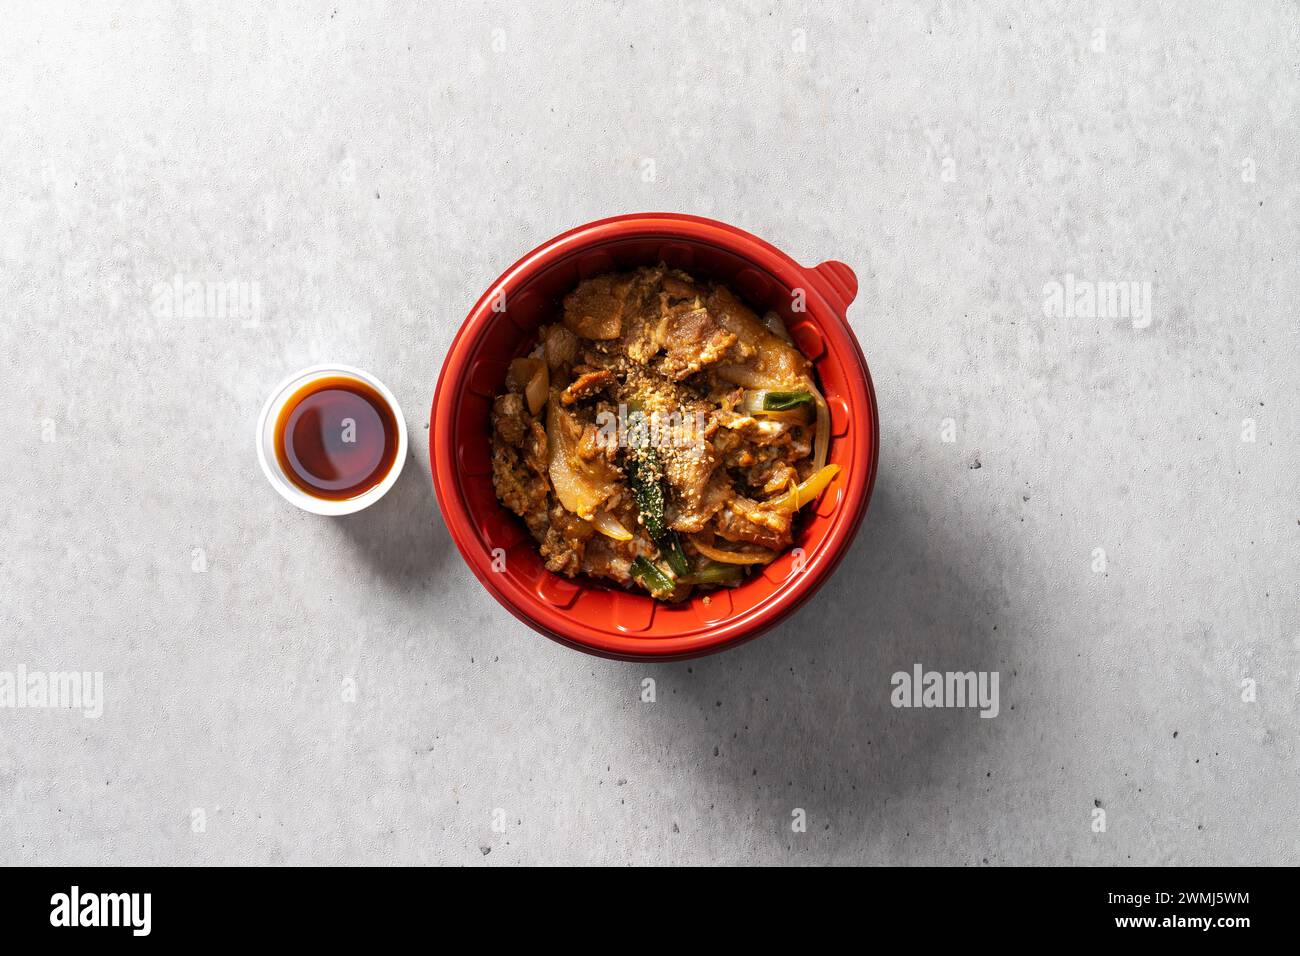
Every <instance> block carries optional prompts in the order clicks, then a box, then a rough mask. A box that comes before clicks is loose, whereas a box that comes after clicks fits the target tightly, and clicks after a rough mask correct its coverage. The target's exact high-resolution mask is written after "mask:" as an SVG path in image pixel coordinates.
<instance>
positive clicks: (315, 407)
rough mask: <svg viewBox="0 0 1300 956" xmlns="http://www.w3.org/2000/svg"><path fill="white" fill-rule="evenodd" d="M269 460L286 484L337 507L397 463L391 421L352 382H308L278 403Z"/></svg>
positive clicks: (374, 398) (380, 400)
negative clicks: (272, 457) (281, 404)
mask: <svg viewBox="0 0 1300 956" xmlns="http://www.w3.org/2000/svg"><path fill="white" fill-rule="evenodd" d="M275 455H276V458H277V459H278V460H279V462H280V467H281V468H282V469H283V471H284V473H285V475H286V476H288V478H289V480H290V481H292V482H293V483H294V484H295V485H297V486H298V487H299V488H301V489H302V490H303V491H305V492H306V493H307V494H309V495H312V496H313V497H316V498H324V499H326V500H328V501H343V500H345V499H348V498H355V497H357V496H358V495H362V494H365V493H366V492H367V491H369V490H370V489H371V488H373V487H375V485H377V484H379V483H380V482H381V481H383V480H384V478H385V477H386V476H387V475H388V473H389V472H390V471H391V470H392V468H393V464H394V462H395V461H396V460H397V418H396V416H395V415H394V414H393V410H392V408H391V407H390V406H389V404H388V402H386V401H385V400H384V397H383V396H382V395H380V394H379V392H377V391H376V390H375V389H374V388H372V387H371V386H370V385H367V384H366V383H365V382H362V381H360V380H358V379H355V378H349V377H345V376H331V377H328V378H320V379H316V380H315V381H313V382H308V383H307V384H306V385H304V386H303V387H302V388H300V389H299V390H298V391H297V392H295V393H294V394H293V395H292V396H290V398H289V400H288V401H287V402H285V403H284V407H283V408H282V409H281V410H280V414H279V417H278V418H277V419H276V423H275Z"/></svg>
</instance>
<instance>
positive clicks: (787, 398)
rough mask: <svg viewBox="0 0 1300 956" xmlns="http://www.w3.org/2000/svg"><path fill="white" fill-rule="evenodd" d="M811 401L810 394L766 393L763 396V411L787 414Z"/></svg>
mask: <svg viewBox="0 0 1300 956" xmlns="http://www.w3.org/2000/svg"><path fill="white" fill-rule="evenodd" d="M812 400H813V397H812V392H766V393H765V394H764V395H763V411H765V412H788V411H791V410H792V409H794V408H795V407H796V406H798V405H806V404H808V403H809V402H811V401H812Z"/></svg>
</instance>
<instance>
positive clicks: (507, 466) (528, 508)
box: [492, 441, 551, 529]
mask: <svg viewBox="0 0 1300 956" xmlns="http://www.w3.org/2000/svg"><path fill="white" fill-rule="evenodd" d="M492 484H493V485H494V486H495V488H496V492H497V497H498V498H500V499H501V502H502V504H504V505H505V506H506V507H507V508H509V509H510V510H511V511H513V512H514V513H515V514H517V515H519V516H520V517H521V518H523V519H524V520H525V521H526V522H527V523H528V526H529V528H530V529H531V528H532V527H533V525H534V522H536V521H537V520H538V519H539V518H543V517H545V515H546V499H547V495H548V494H549V492H550V490H551V486H550V483H549V482H548V481H547V480H546V478H545V477H544V476H542V475H539V474H538V473H537V472H535V471H534V470H532V469H531V468H530V467H528V466H527V465H526V464H525V463H524V462H523V460H522V459H521V458H520V456H519V451H518V449H516V448H514V447H512V446H510V445H507V444H504V443H502V442H499V441H498V442H493V447H492Z"/></svg>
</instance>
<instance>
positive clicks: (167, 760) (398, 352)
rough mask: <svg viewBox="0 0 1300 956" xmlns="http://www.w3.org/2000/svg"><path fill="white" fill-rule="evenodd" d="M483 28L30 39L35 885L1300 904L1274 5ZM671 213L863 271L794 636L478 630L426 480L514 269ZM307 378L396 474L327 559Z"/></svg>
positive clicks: (1293, 243) (25, 644)
mask: <svg viewBox="0 0 1300 956" xmlns="http://www.w3.org/2000/svg"><path fill="white" fill-rule="evenodd" d="M461 6H463V9H457V8H456V6H454V5H452V4H435V5H426V4H409V5H408V4H403V3H371V4H364V5H361V4H337V6H335V5H333V4H290V5H277V7H283V8H282V9H277V10H276V11H275V12H271V11H270V10H265V9H262V5H260V4H251V3H250V4H242V3H241V4H215V3H212V4H207V3H193V4H191V3H157V4H150V3H85V4H81V5H79V6H78V5H67V6H64V5H59V7H58V8H57V9H56V8H55V7H53V6H52V5H46V4H43V3H31V4H27V5H23V4H18V5H11V7H9V8H7V10H6V16H5V20H6V27H5V29H4V30H3V31H0V92H2V99H0V111H2V114H3V115H2V116H0V119H2V120H3V122H2V124H0V169H2V170H3V175H2V176H0V221H3V223H4V226H5V228H4V235H3V239H2V240H0V242H2V244H3V250H4V267H3V269H2V270H0V292H2V293H3V294H2V295H0V308H2V309H3V316H4V320H3V327H2V329H0V335H2V339H0V342H2V344H3V351H2V353H0V354H3V366H2V369H0V371H2V374H3V384H2V386H0V402H2V403H3V404H2V405H0V413H2V414H3V419H4V421H5V423H6V427H5V435H6V437H7V447H6V454H5V458H4V466H3V468H0V492H2V494H3V500H4V508H3V519H2V520H3V540H4V545H5V546H4V548H3V552H0V568H2V569H3V578H2V580H0V641H2V643H0V672H3V671H7V672H11V673H16V671H17V669H18V668H19V667H25V668H27V669H28V671H32V670H41V669H44V670H46V671H63V670H78V671H88V672H102V674H103V698H104V699H103V713H102V715H101V716H100V717H98V718H97V719H92V718H88V717H85V716H83V715H82V714H81V713H80V712H72V711H67V710H58V709H51V708H39V707H32V706H28V707H23V708H20V707H16V706H14V707H11V708H5V709H0V862H4V863H119V862H120V863H240V862H253V863H305V862H316V863H360V862H378V863H390V862H402V863H467V864H492V865H496V864H510V863H540V862H570V863H587V862H601V863H624V862H636V863H670V862H673V863H707V862H725V863H797V864H812V863H828V862H830V863H855V862H862V863H944V864H960V865H983V864H986V863H987V864H1004V863H1067V864H1116V863H1129V862H1132V863H1177V864H1188V863H1283V862H1286V863H1296V862H1300V851H1298V850H1297V838H1298V836H1300V816H1298V815H1297V813H1296V809H1297V803H1298V802H1300V777H1298V776H1297V750H1296V744H1297V721H1296V716H1297V706H1296V705H1297V694H1298V693H1300V663H1298V662H1297V653H1298V651H1300V613H1298V609H1297V600H1296V578H1297V573H1296V570H1297V564H1298V562H1297V558H1298V557H1300V546H1298V542H1300V509H1298V506H1297V490H1298V486H1300V479H1298V478H1297V475H1300V456H1298V455H1297V441H1296V435H1297V412H1296V400H1297V382H1298V381H1300V358H1298V357H1297V347H1298V346H1300V319H1298V317H1297V307H1296V299H1297V294H1298V293H1300V278H1298V275H1300V273H1298V272H1297V251H1300V188H1298V186H1297V154H1298V150H1300V142H1298V139H1297V129H1300V115H1298V113H1297V108H1298V103H1300V98H1298V97H1300V80H1298V64H1300V14H1298V13H1297V7H1296V5H1295V4H1294V3H1292V2H1278V0H1260V2H1254V3H1239V4H1217V3H1208V2H1206V3H1199V2H1194V3H1188V4H1177V3H1172V2H1134V3H1117V4H1104V5H1100V6H1097V5H1091V4H1080V3H1066V2H1045V3H1035V4H1021V3H987V4H966V3H943V2H932V3H922V4H911V3H900V4H885V5H881V6H879V7H877V6H875V5H852V6H850V5H843V6H839V5H832V4H784V3H770V2H761V3H753V4H739V5H726V6H724V5H719V4H713V3H700V2H692V3H684V4H664V5H654V6H646V5H639V4H631V3H627V4H624V3H577V4H574V3H570V2H563V3H551V2H548V3H544V4H527V5H524V4H504V3H502V4H490V5H489V4H468V5H461ZM1098 31H1101V32H1098ZM651 161H652V166H651ZM652 167H653V175H651V169H652ZM643 209H667V210H676V211H685V212H695V213H700V214H704V215H709V216H714V217H717V218H721V219H724V220H727V221H729V222H732V223H734V224H736V225H739V226H742V227H744V228H747V229H750V230H751V231H753V232H755V233H757V234H759V235H761V236H763V237H765V238H767V239H769V240H770V241H772V242H774V243H776V244H777V245H779V246H781V247H782V248H784V249H786V250H787V251H789V252H790V253H791V254H793V255H794V256H795V257H796V258H798V259H800V260H801V261H803V262H807V263H813V262H816V261H819V260H821V259H825V258H832V257H833V258H839V259H842V260H844V261H845V262H847V263H850V264H851V265H853V266H854V267H855V268H856V269H857V272H858V275H859V277H860V280H861V285H862V291H861V294H860V296H859V298H858V301H857V302H856V303H855V305H854V306H853V309H852V321H853V324H854V327H855V328H856V330H857V333H858V336H859V338H860V340H861V343H862V346H863V349H864V351H865V353H866V355H867V357H868V361H869V363H870V365H871V368H872V371H873V373H874V376H875V383H876V388H877V390H878V393H879V399H880V409H881V423H882V451H881V454H882V465H881V470H880V479H879V484H878V486H877V492H876V498H875V500H874V502H873V505H872V508H871V511H870V514H869V515H868V519H867V523H866V525H865V526H864V529H863V531H862V533H861V535H860V536H859V538H858V540H857V543H856V546H855V547H854V549H853V551H852V553H851V555H850V556H849V557H848V558H847V559H846V561H845V563H844V564H843V566H842V568H841V570H840V571H839V572H838V574H837V576H836V577H835V578H834V580H833V581H832V582H831V583H830V584H829V585H828V586H827V587H826V588H825V590H824V591H823V592H821V593H820V595H819V596H818V597H817V598H816V600H815V601H814V602H812V603H811V605H810V606H808V607H807V608H806V609H805V610H804V611H802V612H801V613H800V614H799V615H798V616H797V617H796V618H795V619H794V620H792V621H790V622H789V623H788V624H786V625H785V626H783V627H781V628H780V629H779V630H778V631H775V632H773V633H771V634H769V635H768V636H766V637H764V638H763V639H761V640H759V641H757V642H755V643H753V644H750V645H748V646H745V647H743V648H741V649H738V650H735V651H733V652H729V653H726V654H723V655H721V656H717V657H714V658H711V659H708V660H703V661H699V662H696V663H693V664H675V665H669V666H659V667H650V666H641V665H630V664H620V663H613V662H607V661H601V660H596V659H592V658H588V657H585V656H582V655H580V654H577V653H574V652H572V651H568V650H565V649H563V648H561V647H559V646H557V645H554V644H552V643H550V642H548V641H547V640H545V639H543V638H542V637H539V636H538V635H536V634H534V633H532V632H530V631H528V630H527V629H525V628H524V627H523V626H521V625H520V624H518V623H516V622H515V620H514V619H513V618H512V617H510V616H509V615H508V614H507V613H506V612H505V611H504V610H502V609H501V608H500V607H499V606H497V604H496V603H495V602H494V601H493V600H492V599H491V598H490V597H489V596H488V595H487V594H486V592H484V591H483V589H482V588H481V587H480V586H479V585H478V584H477V583H476V582H475V581H474V579H473V578H472V577H471V576H470V574H469V573H468V571H467V569H466V568H465V567H464V565H463V563H462V561H461V559H460V557H459V555H458V554H457V553H456V552H455V550H454V548H453V547H452V546H451V544H450V542H449V539H448V537H447V534H446V531H445V529H444V527H443V525H442V522H441V518H440V516H439V514H438V511H437V507H436V505H435V503H434V500H433V497H432V494H431V489H430V484H429V479H428V474H429V470H428V455H427V445H426V444H425V440H426V437H427V432H426V430H425V429H426V423H427V421H428V407H429V403H430V400H431V397H432V392H433V386H434V381H435V377H436V375H437V372H438V368H439V365H440V363H441V361H442V358H443V355H444V352H445V349H446V347H447V345H448V342H449V341H450V339H451V337H452V335H453V333H454V332H455V330H456V328H457V326H458V324H459V322H460V320H461V319H462V318H463V316H464V314H465V312H466V311H467V309H468V307H469V306H470V304H471V303H472V302H473V300H474V299H475V298H476V297H477V296H478V295H479V293H480V292H481V291H482V290H483V289H484V288H485V287H486V286H487V284H488V283H489V282H490V281H491V280H492V279H493V278H494V277H495V276H496V275H497V274H498V272H499V271H500V270H501V269H502V268H504V266H506V265H507V264H509V263H510V262H511V261H513V260H514V259H515V258H516V257H517V256H518V255H520V254H522V253H523V252H525V251H526V250H528V249H529V248H531V247H533V246H534V245H536V244H538V243H539V242H542V241H544V240H545V239H547V238H549V237H550V236H552V235H554V234H555V233H557V232H560V231H562V230H564V229H566V228H568V227H570V226H573V225H576V224H579V223H582V222H586V221H588V220H591V219H595V218H599V217H603V216H606V215H612V214H617V213H622V212H631V211H638V210H643ZM1067 274H1068V275H1072V276H1074V277H1075V280H1076V282H1081V281H1088V282H1137V283H1148V282H1149V283H1150V286H1149V288H1150V290H1151V316H1150V321H1149V322H1147V321H1144V320H1143V317H1142V316H1141V315H1133V316H1130V315H1122V316H1118V317H1107V318H1089V317H1087V316H1086V315H1080V314H1078V311H1077V310H1071V312H1070V314H1068V315H1052V314H1046V312H1045V300H1046V298H1047V294H1046V293H1045V287H1047V288H1050V286H1049V284H1050V283H1052V282H1054V281H1055V282H1061V283H1065V281H1066V278H1065V277H1066V276H1067ZM176 276H181V277H182V281H183V282H202V283H232V282H233V283H240V284H242V285H239V286H236V287H233V288H235V289H242V290H243V291H244V293H245V294H246V295H247V296H248V297H249V298H248V303H249V305H250V309H249V313H248V314H247V315H244V314H230V313H229V312H222V311H221V310H219V309H216V310H214V309H211V308H208V307H207V306H206V304H205V307H204V309H202V310H200V311H201V312H202V314H200V315H190V316H189V317H186V316H185V315H184V310H183V309H182V310H181V314H180V315H177V314H175V310H173V314H171V315H168V314H167V312H168V309H167V301H166V300H167V293H166V285H167V284H168V283H171V282H173V281H174V280H175V277H176ZM1139 288H1140V286H1139ZM254 295H255V296H256V301H255V302H254V300H253V296H254ZM326 360H332V361H341V362H348V363H352V364H357V365H361V366H364V367H366V368H368V369H370V370H372V371H374V372H375V373H377V374H378V375H379V376H380V377H382V378H383V379H385V380H386V381H387V382H388V384H389V385H390V386H391V387H392V388H393V389H394V390H395V391H396V393H397V394H398V396H399V397H400V399H401V401H402V402H403V404H404V408H405V412H406V416H407V421H408V423H409V425H410V428H411V433H412V436H413V439H414V448H413V458H412V460H411V461H409V462H408V466H407V469H406V473H405V474H404V475H403V478H402V480H401V482H400V484H399V485H398V486H397V488H396V489H395V490H394V492H393V493H392V494H391V495H390V496H389V497H388V498H387V499H385V501H384V502H382V503H381V504H380V505H379V506H378V507H376V508H374V509H373V510H371V511H369V512H366V513H363V514H360V515H357V516H353V517H351V518H348V519H342V520H328V519H321V518H314V517H311V516H308V515H305V514H301V513H298V512H296V511H295V510H293V509H292V508H290V507H289V506H288V505H286V503H285V502H283V501H282V500H280V499H279V498H278V497H277V496H276V495H275V494H274V493H273V492H272V490H271V489H270V488H269V487H268V486H267V484H266V482H265V481H264V480H263V478H262V475H261V474H260V473H259V471H258V468H257V463H256V459H255V456H254V447H253V441H252V431H253V424H254V422H255V419H256V417H257V414H258V411H259V409H260V406H261V403H262V401H263V399H264V397H265V395H266V393H267V391H268V389H270V388H271V387H272V385H273V384H274V383H275V382H276V381H278V380H279V379H280V378H281V377H282V376H283V375H284V374H285V373H287V372H288V371H291V370H293V369H295V368H297V367H300V366H303V365H307V364H310V363H314V362H317V361H326ZM948 420H951V421H948ZM945 438H948V439H951V440H950V441H946V440H945ZM1252 438H1253V441H1252V440H1250V439H1252ZM977 463H978V464H977ZM1097 549H1101V552H1104V569H1103V564H1102V560H1101V559H1102V557H1103V555H1102V553H1101V552H1099V551H1098V550H1097ZM917 663H920V664H922V665H923V666H925V667H926V668H934V669H938V670H986V671H997V672H998V673H999V675H1000V680H1001V684H1000V688H1001V690H1000V698H1001V700H1000V704H1001V712H1000V714H999V715H998V716H997V717H996V718H994V719H980V718H979V717H978V715H977V714H976V713H975V712H973V711H970V710H953V709H934V710H926V709H919V710H918V709H896V708H894V707H893V706H892V705H891V702H890V691H891V686H890V675H891V674H892V673H893V672H895V671H899V670H910V669H911V668H912V667H913V665H914V664H917ZM646 677H653V678H654V679H655V680H656V682H657V683H656V690H657V699H656V701H655V702H653V703H643V702H642V701H641V687H642V684H641V682H642V680H643V679H644V678H646ZM349 682H351V683H349ZM1252 682H1253V683H1252ZM351 686H355V700H349V699H346V698H348V697H349V696H350V694H349V693H348V692H347V689H348V688H349V687H351ZM1252 690H1253V692H1252ZM798 810H802V811H803V813H804V817H805V819H806V824H807V825H806V831H804V832H798V831H797V830H796V829H794V828H792V824H794V823H796V822H797V820H798V815H797V813H796V811H798ZM1098 810H1100V811H1103V812H1104V814H1098V813H1097V812H1096V811H1098ZM1103 822H1104V830H1102V829H1101V824H1102V823H1103ZM494 824H496V826H495V827H494Z"/></svg>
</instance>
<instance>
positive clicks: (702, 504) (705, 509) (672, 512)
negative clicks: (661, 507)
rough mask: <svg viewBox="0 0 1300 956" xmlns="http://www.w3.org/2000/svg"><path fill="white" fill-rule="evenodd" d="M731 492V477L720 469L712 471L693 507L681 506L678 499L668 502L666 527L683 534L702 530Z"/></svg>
mask: <svg viewBox="0 0 1300 956" xmlns="http://www.w3.org/2000/svg"><path fill="white" fill-rule="evenodd" d="M733 494H735V492H734V491H733V490H732V487H731V479H729V478H728V477H727V474H726V472H724V471H721V470H719V471H716V472H714V473H713V475H712V477H710V478H709V483H708V484H707V485H706V486H705V487H704V493H703V494H701V495H700V496H699V500H698V501H697V502H696V503H695V504H694V506H693V507H690V508H687V507H683V504H684V503H683V502H680V501H673V502H671V503H670V504H669V508H668V527H670V528H672V529H673V530H674V531H680V532H682V533H683V534H693V533H694V532H696V531H703V530H704V528H705V526H706V525H707V524H708V523H709V521H710V520H711V519H712V518H713V516H714V515H716V514H717V513H718V512H719V511H721V510H722V506H723V505H725V504H726V503H727V501H728V499H730V498H731V497H732V495H733Z"/></svg>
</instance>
